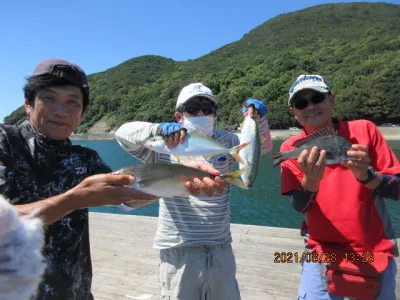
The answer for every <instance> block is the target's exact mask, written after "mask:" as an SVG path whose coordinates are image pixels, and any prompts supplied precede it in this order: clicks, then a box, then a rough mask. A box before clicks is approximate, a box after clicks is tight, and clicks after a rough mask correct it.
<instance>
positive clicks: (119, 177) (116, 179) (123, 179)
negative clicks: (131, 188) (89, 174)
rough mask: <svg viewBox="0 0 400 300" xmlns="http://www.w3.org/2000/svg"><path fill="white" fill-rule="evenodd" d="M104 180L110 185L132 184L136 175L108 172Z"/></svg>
mask: <svg viewBox="0 0 400 300" xmlns="http://www.w3.org/2000/svg"><path fill="white" fill-rule="evenodd" d="M104 181H105V182H106V183H108V184H110V185H132V184H133V183H134V182H135V177H133V176H132V175H129V174H106V175H105V178H104Z"/></svg>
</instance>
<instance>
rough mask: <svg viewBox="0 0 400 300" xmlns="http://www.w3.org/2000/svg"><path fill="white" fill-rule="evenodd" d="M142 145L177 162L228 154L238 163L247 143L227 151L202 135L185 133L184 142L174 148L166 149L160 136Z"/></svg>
mask: <svg viewBox="0 0 400 300" xmlns="http://www.w3.org/2000/svg"><path fill="white" fill-rule="evenodd" d="M143 145H144V146H145V147H146V148H148V149H151V150H153V151H156V152H159V153H164V154H170V155H172V156H174V157H175V159H176V160H177V161H179V160H180V159H179V157H199V156H201V157H205V158H211V157H213V156H216V155H220V154H225V153H229V154H230V155H232V156H233V157H234V158H235V159H236V160H237V161H238V162H242V163H243V161H241V159H240V156H239V154H238V153H239V151H240V150H241V149H243V148H244V147H246V146H247V145H248V143H245V144H241V145H239V146H236V147H233V148H231V149H228V148H226V147H224V146H223V145H221V144H220V143H218V142H217V141H215V140H213V139H210V138H209V137H206V136H204V135H200V134H196V133H186V137H185V141H184V142H183V143H182V144H178V145H177V146H176V147H173V148H168V147H167V145H166V144H165V142H164V138H163V137H162V136H159V135H156V136H153V137H149V138H147V139H146V140H145V141H144V143H143Z"/></svg>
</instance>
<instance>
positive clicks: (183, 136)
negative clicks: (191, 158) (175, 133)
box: [179, 129, 186, 144]
mask: <svg viewBox="0 0 400 300" xmlns="http://www.w3.org/2000/svg"><path fill="white" fill-rule="evenodd" d="M180 132H181V134H180V138H179V142H180V143H181V144H182V143H183V142H184V141H185V138H186V129H182V130H181V131H180Z"/></svg>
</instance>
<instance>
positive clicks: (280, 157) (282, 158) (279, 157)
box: [269, 152, 287, 167]
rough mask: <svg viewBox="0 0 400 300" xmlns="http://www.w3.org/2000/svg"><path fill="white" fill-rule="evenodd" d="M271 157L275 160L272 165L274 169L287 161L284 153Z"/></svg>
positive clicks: (277, 153) (274, 154)
mask: <svg viewBox="0 0 400 300" xmlns="http://www.w3.org/2000/svg"><path fill="white" fill-rule="evenodd" d="M269 156H270V157H271V158H272V159H273V161H272V165H273V166H274V167H275V166H277V165H279V164H280V163H281V162H283V161H285V160H286V159H287V158H286V157H285V156H284V155H283V153H282V152H275V153H271V154H270V155H269Z"/></svg>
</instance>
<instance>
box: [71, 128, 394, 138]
mask: <svg viewBox="0 0 400 300" xmlns="http://www.w3.org/2000/svg"><path fill="white" fill-rule="evenodd" d="M378 128H379V130H380V131H381V132H382V134H383V136H384V137H385V139H387V140H396V141H398V140H400V127H378ZM299 132H300V131H299V130H271V136H272V139H274V140H284V139H287V138H288V137H291V136H293V135H296V134H298V133H299ZM70 139H71V140H81V141H83V140H84V141H91V140H92V141H93V140H96V141H101V140H115V133H114V132H113V133H101V134H92V133H89V134H72V135H71V136H70Z"/></svg>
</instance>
